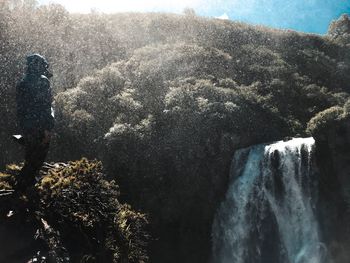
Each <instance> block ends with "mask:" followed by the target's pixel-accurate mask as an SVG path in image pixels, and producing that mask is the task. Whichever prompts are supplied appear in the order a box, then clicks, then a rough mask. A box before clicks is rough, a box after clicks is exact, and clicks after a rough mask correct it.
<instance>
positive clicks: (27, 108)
mask: <svg viewBox="0 0 350 263" xmlns="http://www.w3.org/2000/svg"><path fill="white" fill-rule="evenodd" d="M16 101H17V119H18V124H19V126H20V129H21V130H22V132H23V134H28V133H30V132H31V131H33V130H41V131H43V130H48V131H50V130H52V129H53V127H54V123H55V121H54V114H53V110H52V107H51V104H52V95H51V87H50V81H49V79H48V78H47V77H46V76H44V75H41V74H38V73H34V72H32V73H30V72H29V73H27V74H26V75H25V76H24V78H23V79H22V80H21V81H20V83H19V84H18V85H17V88H16Z"/></svg>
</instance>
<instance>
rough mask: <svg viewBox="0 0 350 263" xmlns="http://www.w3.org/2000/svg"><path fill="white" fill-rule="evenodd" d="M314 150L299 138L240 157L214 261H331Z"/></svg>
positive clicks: (221, 213) (218, 220) (220, 218)
mask: <svg viewBox="0 0 350 263" xmlns="http://www.w3.org/2000/svg"><path fill="white" fill-rule="evenodd" d="M313 146H314V139H313V138H305V139H302V138H295V139H292V140H290V141H286V142H284V141H280V142H277V143H273V144H262V145H256V146H253V147H249V148H246V149H242V150H239V151H237V152H236V153H235V155H234V158H233V161H232V167H231V174H230V177H231V182H230V185H229V188H228V191H227V193H226V197H225V200H224V201H223V203H222V204H221V206H220V207H219V209H218V212H217V215H216V217H215V220H214V224H213V229H212V240H213V252H212V254H213V260H212V261H213V262H215V263H216V262H218V263H322V262H325V254H326V248H325V246H324V245H323V243H322V242H321V237H320V234H319V228H318V223H317V219H316V215H315V210H316V205H317V188H318V185H317V176H316V175H315V173H314V172H313V170H312V149H313ZM327 262H328V261H327Z"/></svg>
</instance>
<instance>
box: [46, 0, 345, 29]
mask: <svg viewBox="0 0 350 263" xmlns="http://www.w3.org/2000/svg"><path fill="white" fill-rule="evenodd" d="M50 2H55V3H60V4H62V5H64V6H65V7H66V8H67V9H68V10H69V11H71V12H82V13H88V12H89V11H90V10H91V9H96V10H98V11H101V12H108V13H111V12H128V11H134V12H174V13H182V11H183V9H184V8H186V7H188V8H193V9H194V10H195V12H196V13H197V14H198V15H202V16H210V17H219V16H222V17H228V18H229V19H231V20H239V21H243V22H247V23H252V24H261V25H267V26H271V27H275V28H284V29H294V30H298V31H303V32H311V33H319V34H324V33H326V31H327V28H328V25H329V23H330V22H331V21H332V20H333V19H337V18H338V17H339V16H340V15H341V14H344V13H348V14H350V0H172V1H167V0H39V3H40V4H47V3H50Z"/></svg>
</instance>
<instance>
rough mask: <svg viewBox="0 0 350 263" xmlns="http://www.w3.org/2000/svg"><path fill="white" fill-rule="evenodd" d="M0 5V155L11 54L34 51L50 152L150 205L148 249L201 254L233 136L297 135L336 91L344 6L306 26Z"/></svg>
mask: <svg viewBox="0 0 350 263" xmlns="http://www.w3.org/2000/svg"><path fill="white" fill-rule="evenodd" d="M0 5H2V6H1V7H0V16H1V17H2V18H3V19H1V20H0V30H1V33H2V34H1V42H0V45H1V46H0V54H1V56H0V67H1V73H0V90H1V97H0V100H1V102H0V107H1V108H0V112H1V116H3V118H2V119H1V120H0V122H1V123H0V125H1V126H2V127H3V128H2V130H1V138H0V145H1V149H2V152H3V153H6V154H2V156H1V158H2V160H1V163H3V164H5V163H8V162H9V161H11V162H12V161H13V160H15V156H16V155H15V154H14V152H15V151H18V149H16V148H14V147H13V145H10V144H9V143H8V142H7V138H8V136H9V134H11V133H13V132H14V131H15V129H16V126H15V119H14V112H15V107H14V86H15V83H16V82H17V81H18V79H19V78H20V76H21V72H22V71H23V61H24V56H25V55H26V54H27V53H30V52H40V53H42V54H43V55H45V56H46V57H47V58H48V60H49V61H50V62H51V67H52V69H53V71H54V74H55V76H54V78H53V80H52V85H53V89H54V93H55V94H56V96H55V109H56V118H57V125H56V129H55V130H56V134H57V135H56V137H55V140H54V143H53V145H52V147H51V149H52V150H51V158H52V159H54V160H71V159H77V158H80V157H81V156H87V157H89V158H96V157H98V158H100V159H101V160H103V162H104V165H105V167H106V169H107V171H108V174H109V176H110V177H111V178H116V179H117V180H118V183H120V185H121V189H122V190H121V191H122V192H121V198H122V199H123V200H124V201H128V202H130V203H131V204H132V205H133V206H135V207H136V208H138V209H142V210H143V211H145V212H147V213H149V214H150V217H151V223H152V226H153V234H154V235H155V236H156V237H159V238H160V239H159V240H160V242H159V244H158V246H157V245H156V246H155V249H154V250H155V251H156V252H155V253H156V254H157V255H161V254H164V255H165V256H164V255H162V256H164V257H165V259H159V260H160V262H185V261H184V259H183V258H186V259H187V260H188V262H190V261H191V260H192V262H200V261H202V262H203V261H204V260H205V259H206V258H207V256H208V253H209V251H210V249H209V246H210V243H209V240H210V225H211V222H212V217H213V212H214V210H215V208H216V207H217V204H218V202H219V200H220V198H221V197H222V195H223V194H224V192H225V186H226V181H227V179H228V178H227V176H228V170H229V166H230V160H231V156H232V154H233V151H234V150H235V149H237V148H239V147H244V146H248V145H251V144H255V143H259V142H266V141H272V140H277V139H281V138H283V137H287V136H298V135H299V136H301V135H306V134H307V131H306V127H307V123H308V122H309V120H310V119H311V118H312V117H313V116H315V115H316V114H317V113H319V112H321V111H323V110H325V109H327V108H330V107H336V106H338V107H343V105H344V103H345V102H346V101H347V99H348V97H349V92H350V84H349V83H350V50H349V45H350V40H349V32H350V22H349V18H348V17H347V16H342V17H341V18H340V19H339V20H338V21H335V22H333V23H332V24H331V26H330V30H329V34H327V35H325V36H319V35H312V34H303V33H298V32H294V31H281V30H274V29H270V28H265V27H259V26H250V25H246V24H242V23H237V22H232V21H225V20H219V19H208V18H203V17H198V16H196V15H195V14H193V12H187V13H186V14H184V15H173V14H135V13H134V14H114V15H106V14H100V13H91V14H87V15H79V14H69V13H68V12H67V11H66V10H64V8H63V7H61V6H58V5H49V6H44V7H39V8H38V7H36V6H35V3H33V2H32V1H24V3H23V2H22V1H9V0H8V1H4V2H2V3H1V4H0ZM333 109H334V108H333ZM321 118H322V117H321ZM313 122H315V121H313ZM311 126H312V124H311ZM189 246H190V247H191V248H190V249H189V248H188V247H189ZM196 248H197V249H198V250H196ZM189 250H190V251H189ZM192 250H193V251H196V252H193V253H191V251H192ZM199 251H202V252H199ZM203 251H206V252H203ZM192 254H193V255H192ZM192 256H193V258H192ZM154 262H156V260H155V259H154Z"/></svg>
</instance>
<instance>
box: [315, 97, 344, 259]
mask: <svg viewBox="0 0 350 263" xmlns="http://www.w3.org/2000/svg"><path fill="white" fill-rule="evenodd" d="M349 106H350V103H349V102H347V103H346V104H345V106H344V107H333V108H330V109H328V110H325V111H323V112H321V113H319V114H318V115H316V116H315V117H314V118H313V119H312V120H311V121H310V122H309V125H308V128H309V131H310V132H311V133H312V135H313V136H314V138H315V141H316V152H315V157H316V163H317V167H318V169H319V175H320V180H319V181H320V186H319V188H320V196H319V199H320V200H319V202H320V204H321V209H320V215H319V218H320V219H321V221H322V222H321V228H322V230H323V232H324V234H325V239H326V240H327V242H328V244H327V246H328V248H329V253H331V255H332V258H334V262H335V263H346V262H348V259H349V256H350V253H349V251H350V218H349V213H348V212H349V210H348V208H349V202H350V198H349V196H350V195H349V194H350V114H349V109H350V107H349Z"/></svg>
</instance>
